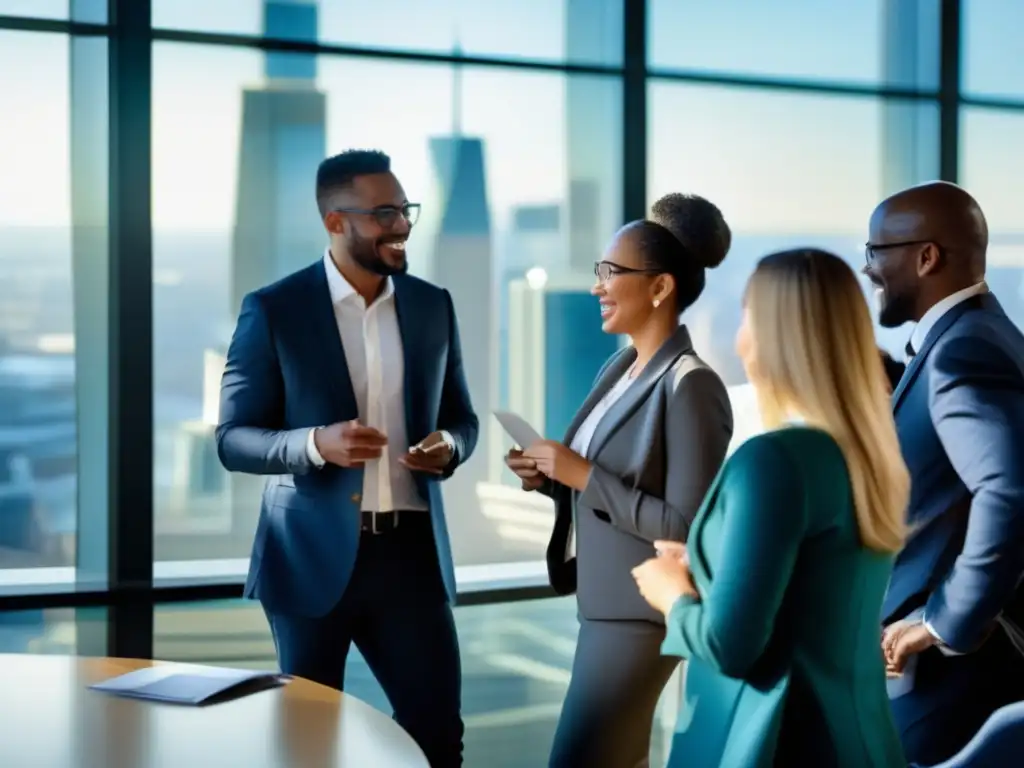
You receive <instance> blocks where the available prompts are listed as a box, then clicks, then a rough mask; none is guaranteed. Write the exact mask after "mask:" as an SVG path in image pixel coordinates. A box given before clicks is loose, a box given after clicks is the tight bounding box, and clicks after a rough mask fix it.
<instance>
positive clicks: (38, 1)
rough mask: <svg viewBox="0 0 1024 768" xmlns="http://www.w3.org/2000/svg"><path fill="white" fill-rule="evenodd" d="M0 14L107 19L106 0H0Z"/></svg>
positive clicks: (90, 20)
mask: <svg viewBox="0 0 1024 768" xmlns="http://www.w3.org/2000/svg"><path fill="white" fill-rule="evenodd" d="M0 16H24V17H27V18H30V19H71V20H72V21H79V22H85V23H90V24H104V23H105V22H106V20H107V0H0Z"/></svg>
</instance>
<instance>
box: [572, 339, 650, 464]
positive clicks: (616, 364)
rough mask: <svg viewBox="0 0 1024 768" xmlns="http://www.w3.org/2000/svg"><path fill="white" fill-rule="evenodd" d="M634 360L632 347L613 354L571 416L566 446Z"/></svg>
mask: <svg viewBox="0 0 1024 768" xmlns="http://www.w3.org/2000/svg"><path fill="white" fill-rule="evenodd" d="M634 360H636V350H635V349H633V348H632V347H627V348H626V349H623V350H620V351H619V352H617V353H616V354H615V357H613V358H612V359H611V361H610V362H609V363H608V365H607V366H606V367H605V369H604V371H602V372H601V375H600V377H599V378H598V380H597V381H596V382H594V387H593V389H591V390H590V394H589V395H587V399H586V400H584V401H583V405H581V406H580V407H579V410H577V411H576V415H575V416H573V419H572V422H571V423H570V424H569V429H567V430H566V432H565V439H564V440H563V442H564V443H565V444H566V445H571V444H572V441H573V439H574V438H575V437H576V433H577V432H579V429H580V427H581V426H583V422H584V421H585V420H586V418H587V416H589V415H590V412H591V411H592V410H594V407H595V406H596V405H597V404H598V403H599V402H601V398H602V397H604V396H605V395H606V394H607V393H608V390H609V389H611V388H612V387H614V386H615V382H617V381H618V380H619V379H620V378H622V374H624V373H625V372H626V371H627V370H629V366H631V365H632V364H633V361H634Z"/></svg>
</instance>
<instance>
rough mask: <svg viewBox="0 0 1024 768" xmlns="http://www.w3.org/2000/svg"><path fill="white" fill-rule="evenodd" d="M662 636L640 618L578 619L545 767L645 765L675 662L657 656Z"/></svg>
mask: <svg viewBox="0 0 1024 768" xmlns="http://www.w3.org/2000/svg"><path fill="white" fill-rule="evenodd" d="M664 639H665V628H664V627H663V626H661V625H658V624H654V623H652V622H648V621H589V620H587V619H581V620H580V633H579V639H578V640H577V643H576V655H575V656H574V658H573V662H572V679H571V680H570V682H569V690H568V692H567V693H566V695H565V703H563V704H562V715H561V717H560V718H559V719H558V728H557V729H556V731H555V743H554V746H553V747H552V749H551V759H550V762H549V766H550V768H641V767H643V768H646V766H647V765H648V759H649V755H650V750H651V728H652V726H653V724H654V710H655V709H656V708H657V706H658V699H659V698H660V697H661V692H662V690H663V689H664V687H665V683H667V682H668V679H669V677H671V676H672V672H673V671H674V670H675V668H676V665H677V664H678V663H679V659H677V658H675V657H666V656H662V655H661V642H662V640H664Z"/></svg>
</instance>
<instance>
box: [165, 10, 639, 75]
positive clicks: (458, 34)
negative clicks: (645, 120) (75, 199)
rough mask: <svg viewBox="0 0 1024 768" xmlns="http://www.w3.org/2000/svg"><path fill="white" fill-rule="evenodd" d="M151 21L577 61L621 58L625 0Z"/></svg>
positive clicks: (212, 14)
mask: <svg viewBox="0 0 1024 768" xmlns="http://www.w3.org/2000/svg"><path fill="white" fill-rule="evenodd" d="M153 26H154V27H156V28H158V29H159V28H165V29H191V30H200V31H204V32H228V33H236V34H246V35H262V34H266V35H269V36H273V37H284V38H293V39H294V38H298V39H304V40H319V41H320V42H323V43H331V44H338V45H354V46H359V47H368V48H389V49H399V50H410V51H423V52H429V53H443V54H447V53H453V52H455V51H456V50H461V51H462V52H463V53H465V54H467V55H470V56H500V57H514V58H524V59H535V60H547V61H569V62H573V63H576V64H598V65H617V64H619V63H621V61H622V2H621V0H559V1H556V0H517V2H515V3H493V2H477V0H431V1H430V2H422V1H421V0H391V2H388V3H385V4H381V5H377V6H375V5H374V4H372V3H366V2H360V0H230V1H229V0H219V2H216V3H210V2H206V0H153Z"/></svg>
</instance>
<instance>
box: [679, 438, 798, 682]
mask: <svg viewBox="0 0 1024 768" xmlns="http://www.w3.org/2000/svg"><path fill="white" fill-rule="evenodd" d="M787 450H788V449H787V448H785V447H784V446H782V445H780V444H779V443H778V442H777V441H775V440H773V438H772V436H771V435H763V436H761V437H755V438H753V439H752V440H751V441H750V442H748V443H746V444H745V445H743V446H742V447H741V448H740V449H739V450H738V451H737V452H736V454H735V455H734V456H733V457H732V459H731V460H730V461H729V463H728V465H727V466H726V468H725V475H724V476H723V478H722V481H721V482H722V485H721V490H720V491H719V495H718V498H717V500H716V502H715V504H716V507H721V506H722V505H724V507H725V508H724V509H717V508H716V509H715V510H714V511H711V510H708V511H707V512H706V513H705V514H714V515H721V516H723V518H724V528H723V530H722V534H721V536H722V539H721V541H722V544H721V558H720V561H719V563H718V567H717V568H716V569H715V573H714V579H713V580H712V583H711V587H710V590H709V591H708V593H707V594H706V595H704V596H703V600H701V601H697V600H696V599H694V598H690V597H681V598H679V600H678V601H676V603H675V605H674V606H673V607H672V610H671V611H670V612H669V615H668V617H667V619H666V622H665V623H666V634H665V641H664V643H663V644H662V648H661V649H662V653H664V654H665V655H669V656H682V657H685V658H689V657H697V658H699V659H701V660H702V661H704V662H705V663H707V664H709V665H710V666H712V667H713V668H715V669H717V670H718V671H720V672H721V673H722V674H724V675H728V676H730V677H738V678H739V677H744V676H745V675H746V674H747V673H748V672H749V670H750V668H751V667H752V666H753V665H754V663H755V662H756V661H757V660H758V659H759V658H760V657H761V655H762V654H763V653H764V650H765V649H766V648H767V646H768V641H769V640H770V639H771V636H772V631H773V629H774V626H775V617H776V615H777V614H778V612H779V608H780V607H781V605H782V600H783V597H784V595H785V592H786V587H787V586H788V584H789V580H790V577H791V575H792V572H793V567H794V564H795V563H796V558H797V553H798V552H799V549H800V545H801V543H802V541H803V537H804V534H805V531H806V527H807V521H806V508H805V506H804V504H803V491H802V488H801V485H800V481H799V479H798V475H797V472H798V468H797V466H796V463H795V462H794V461H793V459H792V458H791V457H790V455H789V454H788V453H787Z"/></svg>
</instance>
